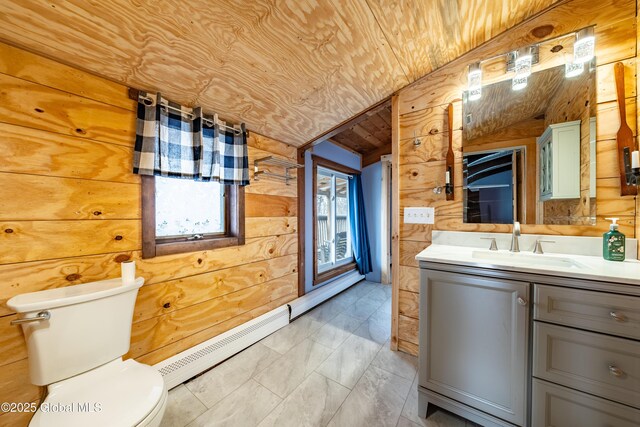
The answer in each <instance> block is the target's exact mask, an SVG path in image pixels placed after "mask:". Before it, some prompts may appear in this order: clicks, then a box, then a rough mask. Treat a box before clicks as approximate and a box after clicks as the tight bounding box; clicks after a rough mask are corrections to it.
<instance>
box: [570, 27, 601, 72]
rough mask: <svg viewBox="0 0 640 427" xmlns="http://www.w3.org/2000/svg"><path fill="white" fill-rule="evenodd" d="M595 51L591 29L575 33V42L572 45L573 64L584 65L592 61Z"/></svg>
mask: <svg viewBox="0 0 640 427" xmlns="http://www.w3.org/2000/svg"><path fill="white" fill-rule="evenodd" d="M595 51H596V38H595V36H594V32H593V27H589V28H583V29H582V30H580V31H578V32H577V33H576V41H575V43H574V44H573V62H575V63H576V64H584V63H585V62H589V61H591V60H592V59H593V57H594V55H595Z"/></svg>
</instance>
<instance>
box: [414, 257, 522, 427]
mask: <svg viewBox="0 0 640 427" xmlns="http://www.w3.org/2000/svg"><path fill="white" fill-rule="evenodd" d="M421 274H422V278H421V289H420V374H419V379H420V386H421V389H422V390H423V392H424V393H426V395H428V397H427V399H428V401H429V402H431V403H435V404H436V405H438V406H443V407H445V408H446V407H447V405H446V404H444V401H450V403H451V404H454V405H455V404H456V403H457V402H460V403H462V404H464V405H468V406H469V407H471V408H475V409H478V410H480V411H482V412H484V413H486V414H490V415H493V416H495V417H497V418H500V419H502V420H506V421H508V422H511V423H513V424H516V425H520V426H522V425H525V418H526V415H527V403H526V402H527V400H528V394H527V390H528V386H527V378H528V371H527V369H528V357H527V354H528V344H529V336H528V335H529V333H528V331H529V316H530V313H529V303H528V300H529V286H530V285H529V283H528V282H521V281H514V280H504V279H497V278H484V277H480V276H474V275H469V274H460V273H452V272H442V271H434V270H425V269H422V270H421ZM441 399H443V400H444V401H441ZM422 406H423V407H422V408H421V411H422V410H423V409H424V410H425V411H426V408H425V407H424V406H426V405H424V404H422ZM465 416H466V417H467V418H469V419H472V420H474V421H476V422H481V423H482V424H483V425H506V424H502V423H501V422H498V423H495V424H493V423H491V422H490V421H489V420H486V419H484V418H482V419H479V418H477V417H475V416H474V415H473V414H471V413H469V414H465Z"/></svg>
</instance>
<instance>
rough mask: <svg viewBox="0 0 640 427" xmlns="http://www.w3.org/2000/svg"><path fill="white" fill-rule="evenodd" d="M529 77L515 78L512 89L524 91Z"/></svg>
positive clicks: (512, 81)
mask: <svg viewBox="0 0 640 427" xmlns="http://www.w3.org/2000/svg"><path fill="white" fill-rule="evenodd" d="M527 81H528V77H514V78H513V80H511V89H513V90H522V89H524V88H525V87H527Z"/></svg>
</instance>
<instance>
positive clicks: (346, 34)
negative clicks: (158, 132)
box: [0, 0, 555, 146]
mask: <svg viewBox="0 0 640 427" xmlns="http://www.w3.org/2000/svg"><path fill="white" fill-rule="evenodd" d="M554 2H555V0H501V1H491V0H457V1H456V0H432V1H424V0H412V1H409V0H376V1H371V0H288V1H281V0H253V1H251V2H245V1H242V0H235V1H234V0H216V1H207V0H193V1H189V2H185V1H151V0H137V1H134V0H110V1H88V0H49V1H42V0H3V1H2V2H0V18H1V20H2V25H1V26H0V39H2V40H4V41H6V42H8V43H11V44H14V45H17V46H19V47H22V48H26V49H28V50H31V51H33V52H36V53H39V54H43V55H46V56H49V57H51V58H53V59H56V60H58V61H61V62H64V63H66V64H69V65H72V66H75V67H78V68H81V69H84V70H87V71H89V72H92V73H95V74H98V75H100V76H103V77H106V78H109V79H111V80H114V81H117V82H120V83H124V84H126V85H128V86H131V87H135V88H140V89H143V90H148V91H161V92H162V93H163V94H165V96H167V97H168V98H170V99H172V100H174V101H176V102H180V103H183V104H186V105H202V106H203V107H204V108H205V110H208V111H215V112H218V113H220V114H221V115H222V116H223V117H225V118H227V119H228V120H232V121H244V122H246V123H247V126H248V128H249V129H251V130H252V131H255V132H258V133H261V134H263V135H267V136H270V137H272V138H276V139H279V140H281V141H283V142H286V143H289V144H292V145H295V146H300V145H302V144H304V143H305V142H306V141H309V140H312V139H313V138H314V137H316V136H318V135H321V134H322V133H324V132H326V131H328V130H329V129H331V128H333V127H335V126H336V125H337V124H339V123H341V122H343V121H345V120H346V119H348V118H350V117H353V116H355V115H357V114H358V113H359V112H361V111H364V110H365V109H366V108H367V107H368V106H371V105H373V104H375V103H377V102H379V101H381V100H382V99H385V98H387V97H389V95H391V94H392V93H393V92H395V91H397V90H398V89H400V88H402V87H404V86H406V85H407V84H409V83H411V82H413V81H415V80H416V79H418V78H419V77H421V76H423V75H425V74H427V73H429V72H431V71H433V70H435V69H436V68H439V67H442V66H443V65H444V64H446V63H447V62H449V61H451V60H453V59H454V58H456V57H458V56H460V55H462V54H463V53H465V52H467V51H469V50H471V49H473V48H474V47H477V46H478V45H480V44H482V43H484V42H485V41H487V40H488V39H490V38H492V37H494V36H496V35H497V34H499V33H501V32H503V31H505V30H507V29H508V28H510V27H513V26H514V25H516V24H518V23H519V22H521V21H523V20H525V19H527V18H528V17H531V16H532V15H534V14H536V13H538V12H540V11H541V10H543V9H545V8H547V7H548V6H550V5H551V4H552V3H554Z"/></svg>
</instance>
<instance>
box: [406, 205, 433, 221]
mask: <svg viewBox="0 0 640 427" xmlns="http://www.w3.org/2000/svg"><path fill="white" fill-rule="evenodd" d="M434 218H435V209H434V208H404V223H405V224H433V221H434Z"/></svg>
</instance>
